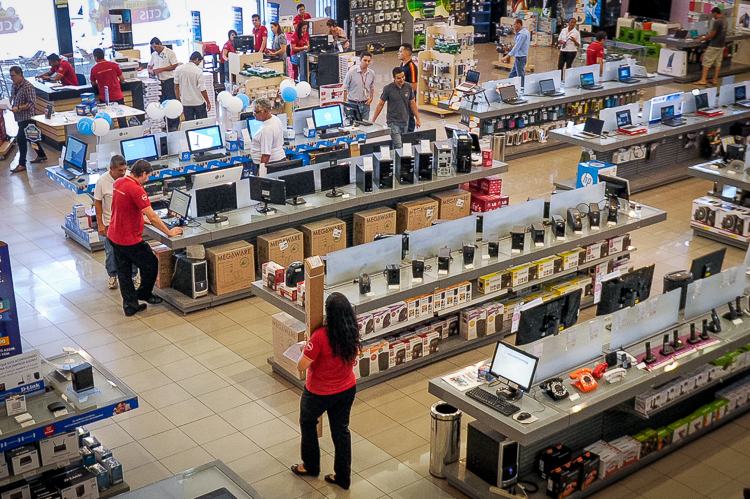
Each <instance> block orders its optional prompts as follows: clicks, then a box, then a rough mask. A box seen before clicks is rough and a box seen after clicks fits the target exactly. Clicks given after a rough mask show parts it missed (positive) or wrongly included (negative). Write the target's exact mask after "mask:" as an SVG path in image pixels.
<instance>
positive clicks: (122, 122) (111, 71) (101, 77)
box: [91, 49, 128, 128]
mask: <svg viewBox="0 0 750 499" xmlns="http://www.w3.org/2000/svg"><path fill="white" fill-rule="evenodd" d="M94 59H96V64H94V67H93V68H91V84H92V85H93V86H95V87H96V88H97V89H98V90H99V102H106V95H107V91H106V90H105V89H108V90H109V102H117V103H118V104H122V105H125V97H124V96H123V95H122V88H121V87H120V83H123V82H124V81H125V77H124V76H123V75H122V69H120V66H119V65H117V64H116V63H114V62H111V61H107V60H105V59H104V51H103V50H102V49H94ZM117 124H118V125H119V127H120V128H125V127H126V126H128V120H127V119H125V118H117Z"/></svg>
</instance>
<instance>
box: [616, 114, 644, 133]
mask: <svg viewBox="0 0 750 499" xmlns="http://www.w3.org/2000/svg"><path fill="white" fill-rule="evenodd" d="M615 117H616V118H617V133H623V134H626V135H638V134H641V133H646V129H645V128H643V127H639V126H636V125H634V124H633V120H632V118H631V116H630V109H625V110H624V111H617V112H616V113H615Z"/></svg>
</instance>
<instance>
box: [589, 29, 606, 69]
mask: <svg viewBox="0 0 750 499" xmlns="http://www.w3.org/2000/svg"><path fill="white" fill-rule="evenodd" d="M606 39H607V33H605V32H604V31H600V32H598V33H597V34H596V41H595V42H592V43H591V44H590V45H589V48H587V49H586V65H587V66H591V65H592V64H598V65H599V76H601V75H602V74H604V40H606Z"/></svg>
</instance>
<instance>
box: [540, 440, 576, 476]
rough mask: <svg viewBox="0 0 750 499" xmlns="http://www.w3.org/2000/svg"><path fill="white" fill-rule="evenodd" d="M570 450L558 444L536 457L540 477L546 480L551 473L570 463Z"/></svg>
mask: <svg viewBox="0 0 750 499" xmlns="http://www.w3.org/2000/svg"><path fill="white" fill-rule="evenodd" d="M570 457H571V453H570V449H569V448H568V447H566V446H564V445H562V444H557V445H555V446H552V447H548V448H546V449H544V450H542V451H541V452H540V453H539V454H538V455H537V457H536V463H537V468H536V471H537V473H538V474H539V476H540V477H542V478H544V479H546V478H547V476H549V473H550V472H551V471H552V470H554V469H555V468H558V467H560V466H562V465H563V464H565V463H567V462H569V461H570Z"/></svg>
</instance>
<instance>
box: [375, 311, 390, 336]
mask: <svg viewBox="0 0 750 499" xmlns="http://www.w3.org/2000/svg"><path fill="white" fill-rule="evenodd" d="M372 318H373V320H374V321H375V331H381V330H382V329H384V328H387V327H388V326H390V325H391V309H390V308H389V307H381V308H378V309H375V310H373V311H372Z"/></svg>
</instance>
